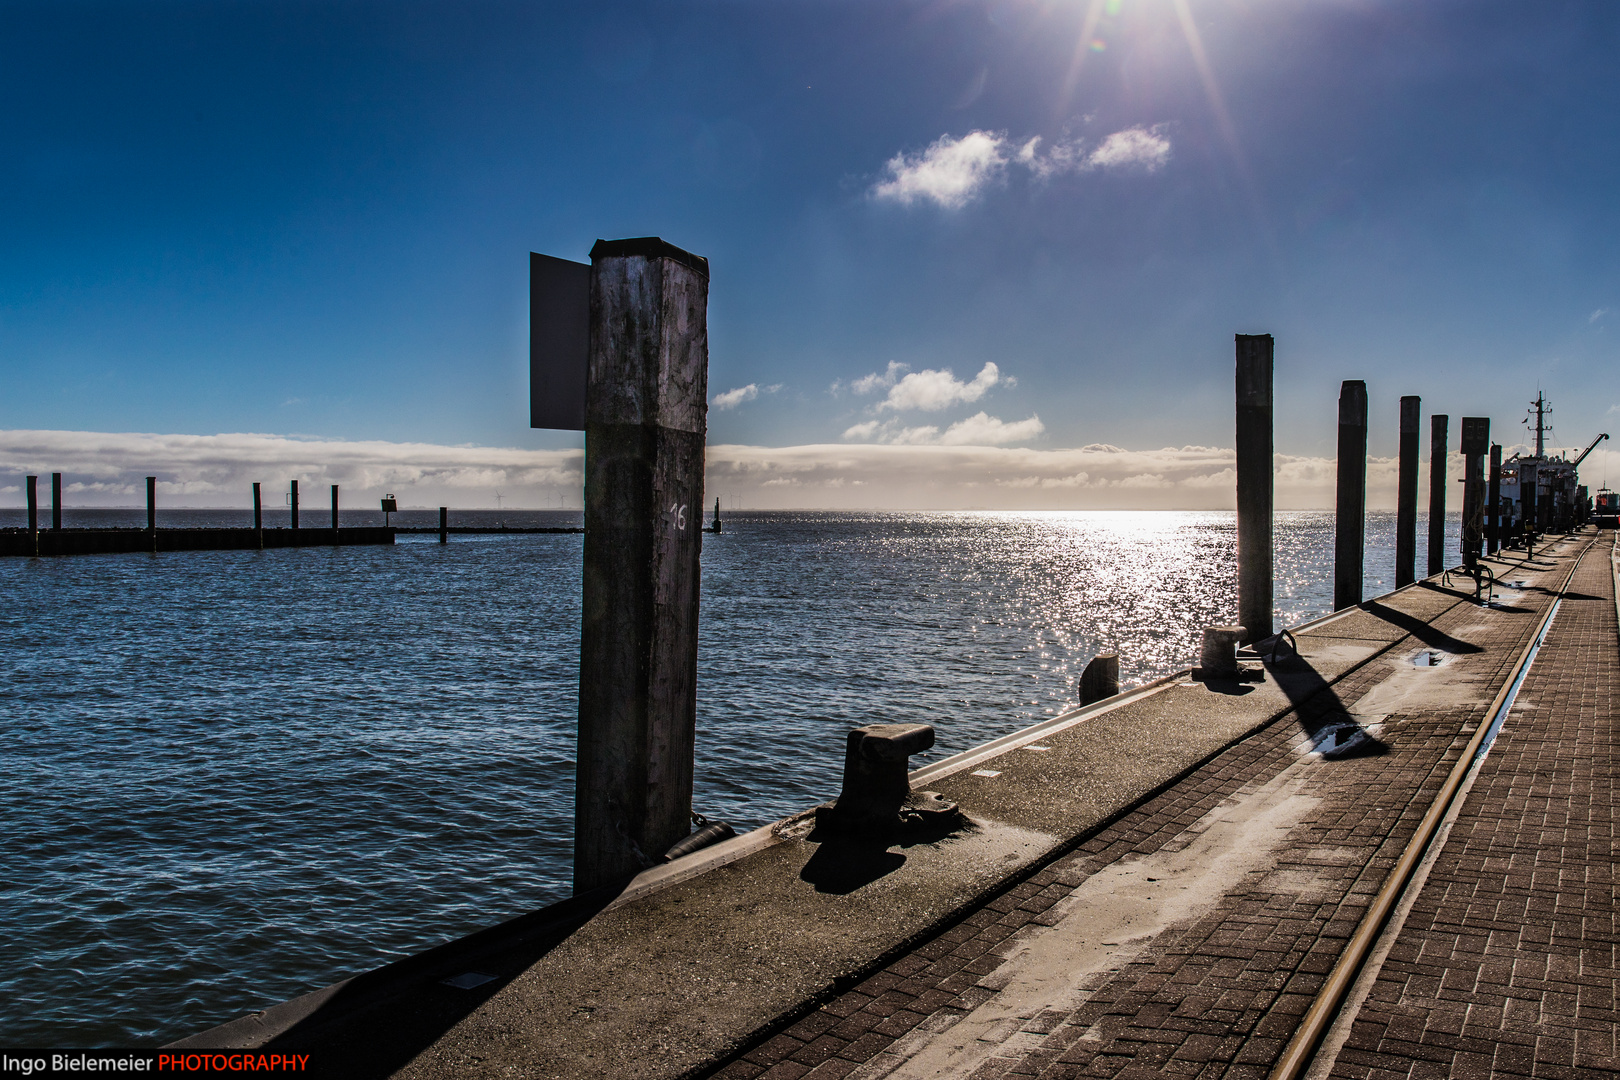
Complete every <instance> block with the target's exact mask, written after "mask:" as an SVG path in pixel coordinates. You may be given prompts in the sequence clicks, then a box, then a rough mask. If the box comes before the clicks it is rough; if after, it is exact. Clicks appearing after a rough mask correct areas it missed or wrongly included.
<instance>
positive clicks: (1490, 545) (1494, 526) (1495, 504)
mask: <svg viewBox="0 0 1620 1080" xmlns="http://www.w3.org/2000/svg"><path fill="white" fill-rule="evenodd" d="M1485 514H1486V519H1485V553H1486V554H1487V555H1495V554H1496V549H1497V548H1499V547H1501V546H1502V445H1501V444H1500V443H1492V444H1491V475H1490V479H1489V480H1488V481H1487V482H1486V489H1485Z"/></svg>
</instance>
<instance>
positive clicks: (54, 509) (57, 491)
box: [51, 472, 62, 532]
mask: <svg viewBox="0 0 1620 1080" xmlns="http://www.w3.org/2000/svg"><path fill="white" fill-rule="evenodd" d="M51 531H52V532H61V531H62V474H61V473H59V472H53V473H51Z"/></svg>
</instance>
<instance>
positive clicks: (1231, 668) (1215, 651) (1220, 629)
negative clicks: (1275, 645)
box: [1198, 626, 1270, 679]
mask: <svg viewBox="0 0 1620 1080" xmlns="http://www.w3.org/2000/svg"><path fill="white" fill-rule="evenodd" d="M1247 634H1248V630H1247V628H1245V627H1242V626H1206V627H1204V643H1203V646H1202V647H1201V648H1200V649H1199V650H1198V673H1199V674H1201V675H1202V677H1203V678H1206V679H1235V678H1237V677H1238V676H1239V675H1240V674H1241V673H1242V669H1241V668H1240V667H1239V666H1238V659H1237V647H1238V643H1239V642H1240V641H1243V640H1245V638H1246V635H1247ZM1267 636H1268V637H1269V636H1270V635H1269V634H1268V635H1267Z"/></svg>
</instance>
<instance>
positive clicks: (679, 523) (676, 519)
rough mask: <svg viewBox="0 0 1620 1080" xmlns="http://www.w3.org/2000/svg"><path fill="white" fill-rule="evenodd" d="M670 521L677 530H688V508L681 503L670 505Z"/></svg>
mask: <svg viewBox="0 0 1620 1080" xmlns="http://www.w3.org/2000/svg"><path fill="white" fill-rule="evenodd" d="M669 520H670V521H671V522H673V523H674V525H675V527H676V528H677V529H684V528H686V507H685V506H683V505H682V504H680V503H670V504H669Z"/></svg>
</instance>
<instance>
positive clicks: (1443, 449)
mask: <svg viewBox="0 0 1620 1080" xmlns="http://www.w3.org/2000/svg"><path fill="white" fill-rule="evenodd" d="M1450 421H1451V418H1450V417H1449V416H1446V415H1445V414H1444V413H1437V414H1435V415H1434V416H1431V417H1429V576H1430V577H1433V576H1434V575H1435V574H1438V573H1439V572H1440V571H1442V570H1444V569H1445V568H1446V462H1447V460H1448V457H1449V455H1448V452H1447V450H1448V444H1447V440H1446V428H1447V426H1448V425H1449V423H1450Z"/></svg>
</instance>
